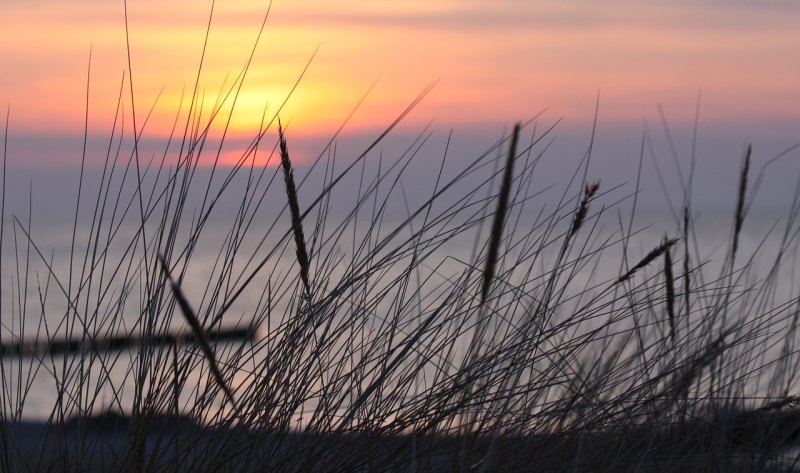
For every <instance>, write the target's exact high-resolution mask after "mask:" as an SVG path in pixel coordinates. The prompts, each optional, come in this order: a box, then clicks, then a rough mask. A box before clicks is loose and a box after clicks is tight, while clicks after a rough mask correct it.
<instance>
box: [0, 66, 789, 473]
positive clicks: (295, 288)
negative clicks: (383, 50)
mask: <svg viewBox="0 0 800 473" xmlns="http://www.w3.org/2000/svg"><path fill="white" fill-rule="evenodd" d="M245 77H246V69H245V70H244V71H243V73H242V74H241V75H240V76H239V77H238V79H237V83H236V84H234V86H233V87H231V89H230V91H229V92H230V93H229V94H228V96H227V98H226V101H230V102H233V101H235V98H236V94H237V91H238V84H239V83H240V82H241V81H244V79H245ZM127 87H129V83H126V82H123V85H122V88H121V91H125V90H127V89H126V88H127ZM130 90H131V94H130V95H131V96H132V95H133V94H132V89H130ZM423 95H424V94H423ZM124 96H125V94H123V93H122V92H121V93H120V97H121V98H120V107H119V110H120V111H119V115H118V116H117V117H116V121H115V124H114V128H113V132H112V134H111V137H110V139H109V146H108V151H107V155H106V159H105V161H104V163H103V165H102V169H101V172H100V173H99V178H98V180H97V181H96V182H94V181H92V182H89V180H88V179H85V178H84V176H83V174H82V175H81V181H80V183H79V185H78V186H77V188H76V191H77V196H78V198H77V200H76V201H75V207H74V208H75V217H74V219H73V223H72V226H71V231H72V237H71V239H70V242H71V244H70V245H68V248H67V250H66V251H61V252H59V253H56V252H55V251H54V250H53V249H51V248H48V247H46V246H44V245H42V244H41V242H40V238H41V237H43V235H38V234H37V232H36V228H37V227H36V225H35V222H36V220H35V215H32V214H31V213H25V212H21V213H18V212H19V211H18V210H15V209H7V208H6V204H5V189H6V186H5V185H4V187H3V189H4V190H3V192H4V194H3V204H2V205H3V208H2V216H3V219H2V222H3V225H2V227H0V242H2V244H3V245H5V246H4V247H3V248H2V249H0V250H2V251H0V255H2V262H1V263H2V271H3V277H4V279H3V281H2V283H3V285H4V286H3V294H4V296H3V298H4V299H3V301H2V304H0V305H2V310H3V313H2V324H0V327H1V328H0V336H2V343H3V344H4V345H6V346H15V347H17V348H18V349H17V350H16V352H15V353H10V352H9V353H7V354H6V355H7V356H4V357H3V362H2V365H0V366H2V372H1V373H0V375H1V376H2V390H1V391H0V403H2V418H1V419H0V421H1V422H0V429H1V432H0V433H2V435H0V470H1V471H9V472H12V471H79V470H90V469H92V468H95V469H96V470H102V471H114V470H116V471H681V470H683V471H793V470H796V469H798V468H797V465H796V462H797V460H798V459H800V449H798V448H797V447H798V445H797V440H798V439H797V437H798V429H799V428H800V411H798V410H797V409H796V404H797V398H796V397H794V396H795V395H797V381H796V380H797V378H798V374H799V372H800V370H799V369H798V366H800V356H798V352H797V349H796V343H797V336H798V333H797V327H798V321H799V319H800V299H798V298H797V293H796V291H794V290H793V289H792V290H790V291H788V293H787V291H785V290H783V289H782V288H785V286H787V284H786V282H787V281H789V282H790V283H791V281H792V279H791V276H792V274H793V271H794V270H795V267H794V265H795V264H796V258H795V256H796V254H797V246H796V244H797V242H796V235H797V230H798V227H797V220H796V216H797V212H798V209H799V208H800V205H798V202H797V198H796V199H795V202H794V204H793V205H792V206H791V207H790V208H789V209H788V210H787V212H786V215H785V216H784V218H783V219H782V220H780V222H779V224H778V225H777V226H776V227H774V228H773V229H772V230H773V234H772V235H773V236H772V237H770V239H769V240H768V241H769V242H770V243H769V245H768V248H761V247H758V246H757V247H756V248H755V250H753V251H751V252H750V253H745V252H744V250H743V248H744V247H745V245H744V244H743V242H742V241H740V239H741V237H742V229H743V226H744V225H745V222H746V219H747V213H748V209H749V208H750V204H751V196H752V195H753V190H754V189H755V188H757V186H758V184H759V183H760V178H761V171H759V170H757V169H751V168H754V166H752V165H751V151H750V150H749V149H748V150H747V151H746V152H744V153H743V159H741V162H742V167H741V173H740V178H739V190H738V193H737V194H736V195H732V196H731V201H732V204H733V205H732V207H733V209H734V211H733V212H732V221H731V224H730V227H729V228H730V232H729V235H730V238H729V241H728V243H727V246H726V248H727V249H726V250H725V251H724V255H723V256H722V257H721V258H717V259H716V260H709V258H708V257H706V256H705V255H704V254H702V253H701V251H700V248H702V246H703V245H702V243H703V242H702V241H698V238H702V237H698V234H697V232H696V228H695V223H696V221H695V214H694V213H693V202H691V198H690V195H691V193H690V192H686V191H685V189H688V188H691V177H688V180H687V182H684V183H682V184H683V185H684V187H683V189H684V191H683V196H684V198H683V201H682V203H681V205H680V206H679V207H678V208H677V209H675V210H676V212H675V213H676V216H677V221H676V224H675V226H674V227H673V228H671V233H669V234H668V235H666V236H664V237H663V238H662V237H658V238H656V239H655V240H654V241H643V240H642V238H643V235H646V234H645V233H641V234H640V233H639V228H638V227H637V226H636V225H635V224H634V221H635V219H634V214H635V213H636V199H637V196H638V192H639V189H638V185H633V186H632V187H633V188H632V189H630V190H625V191H624V192H628V194H624V193H623V194H622V197H620V194H619V192H620V190H619V189H605V188H604V187H603V186H602V185H601V184H600V183H597V182H595V181H593V180H592V179H591V176H590V175H589V172H588V170H589V167H588V163H589V161H590V159H591V150H589V152H588V153H587V154H586V156H585V157H584V159H583V160H582V161H581V164H580V166H579V167H578V168H577V169H576V171H575V173H574V174H573V175H572V176H567V178H566V182H565V183H564V184H563V186H562V187H560V188H559V189H558V191H557V192H556V195H555V198H553V197H552V195H553V194H552V192H551V193H550V194H548V195H549V196H550V197H549V198H548V199H544V198H543V196H542V194H541V193H542V192H543V189H542V187H541V186H540V185H539V184H538V183H534V176H535V174H536V169H537V165H538V164H539V163H540V161H541V160H542V159H546V156H545V155H546V151H547V148H548V143H549V141H548V140H549V138H550V134H551V129H543V128H542V127H541V125H540V126H538V127H537V126H536V125H535V123H534V122H531V123H526V124H523V125H522V126H518V127H515V128H514V130H513V131H512V132H511V133H509V134H508V136H505V137H502V138H501V139H500V140H498V141H497V142H496V143H494V144H493V145H492V146H489V147H487V149H485V150H483V151H482V152H476V153H475V155H474V156H472V157H470V159H471V160H469V161H465V160H464V159H463V157H460V158H459V159H457V160H453V158H452V157H451V156H448V153H447V151H446V150H444V151H443V152H442V153H441V154H440V157H441V159H440V161H439V162H440V163H441V164H440V165H439V166H438V168H434V169H438V172H436V176H435V180H433V182H432V185H431V186H430V188H427V189H426V190H425V191H424V192H422V193H420V192H416V193H415V194H414V195H410V193H407V192H406V186H409V185H410V184H413V183H414V182H415V181H418V180H420V179H419V177H418V176H416V175H414V174H413V173H412V174H409V173H408V171H407V170H408V169H410V166H411V164H412V162H413V161H414V159H415V158H416V157H417V156H419V155H420V154H423V153H428V154H427V156H428V158H429V157H430V150H429V149H428V148H425V143H426V141H427V139H428V138H429V133H428V131H427V130H424V131H423V132H422V133H421V134H420V136H419V137H418V139H417V140H416V141H413V142H411V143H409V144H408V147H407V148H405V149H399V150H395V151H394V152H386V154H383V153H382V152H380V148H379V145H380V144H381V143H382V140H383V139H384V138H385V136H387V135H388V134H389V133H390V132H391V131H392V129H393V128H394V127H395V126H396V124H397V122H395V123H393V124H391V125H390V126H388V127H387V130H386V132H385V133H383V134H380V135H379V136H377V137H376V139H375V142H373V143H372V144H371V145H369V146H367V147H366V148H365V149H364V151H363V153H360V154H357V155H356V156H347V157H341V156H337V153H336V151H335V150H336V148H335V146H334V145H333V143H334V142H333V141H332V142H331V146H329V147H327V148H325V149H324V150H323V151H322V152H321V153H320V154H319V156H318V158H317V160H316V161H315V162H314V163H313V164H312V165H310V166H309V167H308V168H306V169H305V171H304V173H303V175H302V176H295V173H294V166H293V163H292V159H291V140H287V138H286V135H285V134H284V132H283V130H282V129H281V128H280V125H279V122H278V120H277V112H276V113H275V114H274V118H272V119H271V120H270V119H265V122H264V126H263V129H262V130H261V131H260V132H259V133H258V134H257V135H256V136H255V137H254V138H253V141H252V142H251V144H250V147H249V148H248V150H247V151H246V152H245V153H243V154H242V156H241V160H240V161H239V163H238V164H237V165H236V166H233V167H222V166H217V165H216V164H215V165H214V166H213V168H212V170H211V171H208V170H204V169H203V167H202V166H200V162H201V161H202V162H204V163H209V162H211V163H216V161H215V158H217V157H219V156H220V152H221V146H222V145H220V147H212V146H211V145H210V144H209V143H211V142H212V140H211V139H210V134H211V131H210V130H211V129H212V128H211V126H210V123H211V122H214V121H221V122H224V120H225V116H224V113H222V112H221V110H224V108H223V107H222V104H217V105H215V108H214V112H213V113H212V114H211V115H210V116H209V115H208V113H207V110H204V109H203V107H202V106H201V105H199V104H200V103H202V96H201V94H200V92H199V91H195V92H194V94H193V95H192V96H191V97H190V99H191V100H187V103H188V105H187V107H188V108H187V109H186V110H181V111H179V112H180V113H179V115H178V117H179V118H180V120H176V128H175V129H176V130H179V131H175V132H174V134H173V136H172V142H171V143H170V145H169V146H168V147H167V148H166V149H164V150H161V152H160V153H152V154H150V153H145V152H144V151H143V149H140V144H139V141H138V139H133V137H139V136H140V135H141V133H142V132H143V130H142V128H143V125H142V124H141V123H139V124H137V122H136V121H135V120H133V121H132V122H133V123H132V124H128V125H124V123H127V122H125V120H124V119H123V116H124V114H123V112H122V110H124V107H122V105H121V104H122V103H123V102H124V100H123V99H122V97H124ZM420 98H421V97H420ZM415 104H416V101H415V102H414V103H412V105H411V106H410V107H409V109H410V108H413V106H414V105H415ZM406 113H407V111H404V112H403V113H401V114H400V115H399V117H398V122H399V121H400V120H401V119H402V118H403V117H404V116H405V115H406ZM267 118H269V115H267ZM178 124H180V125H178ZM123 125H124V126H123ZM126 127H132V128H133V129H132V130H130V129H129V128H126ZM180 130H183V131H180ZM8 139H9V138H8V137H6V140H8ZM223 141H224V140H223ZM390 151H391V150H390ZM256 154H258V155H259V156H263V155H264V154H266V155H269V156H271V157H272V159H271V162H274V163H276V162H279V163H280V165H279V166H277V167H263V166H256V165H255V160H254V159H253V158H254V156H255V155H256ZM7 158H8V159H11V157H7V156H6V155H5V154H4V162H5V159H7ZM428 158H426V159H428ZM337 160H338V161H337ZM451 163H452V164H451ZM428 169H430V167H429V168H428ZM4 171H5V167H4ZM8 178H9V176H8V175H7V173H6V172H4V174H3V179H4V183H5V182H6V181H5V180H6V179H8ZM12 178H13V176H12ZM626 196H627V197H626ZM231 202H233V205H232V204H231ZM276 202H280V205H278V206H275V203H276ZM622 205H625V212H624V213H623V212H619V213H618V210H619V209H620V208H621V206H622ZM398 209H399V210H398ZM392 212H393V213H392ZM608 221H611V222H612V226H611V228H612V230H608V228H609V227H608V226H604V225H606V224H607V222H608ZM32 222H34V223H32ZM648 223H650V222H648ZM601 227H602V228H605V230H603V231H601ZM220 229H223V230H222V231H220ZM775 235H777V236H775ZM765 241H767V240H765ZM642 248H644V249H642ZM751 250H752V248H751ZM767 250H768V251H767ZM209 255H211V256H209ZM764 261H767V263H768V264H767V265H766V269H765V266H764V264H763V263H764ZM756 262H758V263H759V264H755V263H756ZM788 286H789V287H790V288H791V287H792V286H793V285H792V284H788ZM237 325H238V326H243V327H249V326H258V327H259V329H258V332H257V333H256V334H255V335H253V336H252V337H250V340H248V341H245V342H241V341H231V340H225V341H222V340H220V339H216V340H214V339H213V338H214V337H211V336H209V334H213V333H218V332H219V330H220V328H221V327H232V326H237ZM175 330H182V331H183V332H181V333H191V342H192V343H189V344H179V343H171V342H170V343H164V341H165V334H169V333H174V332H175ZM115 337H123V338H124V337H133V339H135V340H136V343H135V344H131V345H130V346H127V347H125V349H124V350H102V349H100V346H99V345H98V343H97V340H99V339H115ZM26 340H38V341H39V342H37V343H41V344H42V345H41V346H50V345H49V344H51V343H53V342H54V341H57V340H77V341H78V342H77V345H76V346H77V347H79V348H80V349H78V350H75V351H73V352H71V353H54V352H52V351H48V350H37V349H35V347H34V348H32V349H30V350H26V349H25V347H24V342H25V341H26ZM42 392H48V393H50V394H51V396H50V397H49V398H48V399H50V400H51V401H52V405H46V406H45V407H42V405H41V403H39V404H37V407H36V409H37V412H31V411H32V410H33V407H31V406H32V402H33V401H32V399H34V398H36V397H37V396H39V395H40V394H41V393H42ZM120 413H123V414H120ZM26 415H27V416H30V415H37V416H39V417H40V418H43V419H42V420H40V421H36V422H34V421H30V420H27V419H28V418H27V417H26Z"/></svg>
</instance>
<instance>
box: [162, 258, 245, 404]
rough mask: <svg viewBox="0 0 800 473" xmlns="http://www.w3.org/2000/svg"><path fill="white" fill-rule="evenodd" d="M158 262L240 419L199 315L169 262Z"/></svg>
mask: <svg viewBox="0 0 800 473" xmlns="http://www.w3.org/2000/svg"><path fill="white" fill-rule="evenodd" d="M158 261H159V263H160V264H161V270H162V271H163V272H164V275H165V276H166V277H167V280H168V281H169V285H170V288H171V289H172V293H173V294H174V295H175V300H176V301H177V302H178V306H179V307H180V309H181V313H182V314H183V316H184V318H186V322H188V323H189V327H190V328H191V329H192V333H193V334H194V336H195V340H197V344H198V345H200V349H201V350H203V354H204V355H205V357H206V360H207V361H208V367H209V369H210V370H211V374H212V376H213V378H214V381H216V383H217V385H218V386H219V388H220V389H222V392H223V393H225V397H226V399H227V400H228V402H230V404H231V406H232V407H233V409H234V417H238V416H239V413H240V412H241V411H240V410H239V406H238V404H237V403H236V398H234V397H233V392H232V391H231V390H230V388H229V387H228V385H227V383H225V379H224V378H223V377H222V372H221V371H220V370H219V366H218V365H217V360H216V357H215V356H214V350H212V349H211V341H210V340H209V339H208V335H207V334H206V331H205V330H204V329H203V326H202V325H200V320H198V318H197V315H195V311H194V309H192V307H191V305H189V301H188V300H187V299H186V296H185V295H184V294H183V291H182V290H181V288H180V286H178V284H177V283H176V282H175V280H174V279H173V278H172V274H170V272H169V267H168V266H167V262H166V261H165V260H164V257H163V256H161V254H159V255H158Z"/></svg>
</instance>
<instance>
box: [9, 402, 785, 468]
mask: <svg viewBox="0 0 800 473" xmlns="http://www.w3.org/2000/svg"><path fill="white" fill-rule="evenodd" d="M140 420H142V421H143V425H142V426H141V431H143V432H146V435H145V436H141V435H138V436H137V435H134V431H135V428H136V429H138V427H136V426H135V422H134V420H133V419H132V418H131V417H129V416H125V415H120V414H116V413H108V414H105V415H100V416H93V417H89V418H82V419H72V420H70V421H69V422H66V423H65V424H63V425H48V424H47V423H45V422H29V421H20V422H9V421H7V422H5V423H3V424H2V427H3V435H2V444H3V445H2V448H0V452H2V463H0V469H2V470H4V471H137V470H141V469H143V470H144V471H186V472H190V471H411V470H410V468H411V466H412V465H413V466H414V470H416V471H554V472H555V471H563V472H567V471H597V472H601V471H608V472H611V471H647V472H660V471H665V472H666V471H687V472H689V471H771V472H788V471H800V467H798V465H794V464H789V463H786V464H784V463H782V462H781V459H782V458H783V453H784V452H786V451H787V450H791V449H793V448H797V447H798V446H800V443H798V440H800V409H786V410H782V411H764V410H756V411H749V412H745V413H737V414H729V415H727V416H715V417H714V418H712V417H708V418H697V419H694V420H684V421H683V422H673V423H654V424H653V425H651V426H630V427H619V428H609V429H605V430H588V429H587V430H583V431H580V430H575V429H573V430H566V431H564V432H561V433H557V434H544V433H540V434H532V435H528V436H521V435H497V436H495V437H489V436H486V435H475V436H473V435H447V434H428V433H416V434H403V435H382V434H380V432H378V431H376V432H368V431H361V432H346V433H340V434H332V433H324V432H305V431H275V430H267V429H253V428H241V427H237V426H230V425H227V426H226V425H219V426H214V425H211V426H202V425H200V424H198V423H197V422H195V421H193V420H192V419H190V418H188V417H184V416H171V415H154V416H150V417H149V418H146V419H145V418H141V419H140ZM142 438H144V442H141V441H137V439H139V440H141V439H142ZM137 451H138V452H139V453H138V454H135V453H134V452H137ZM795 456H796V455H789V456H787V458H789V457H791V458H792V459H794V457H795Z"/></svg>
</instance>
